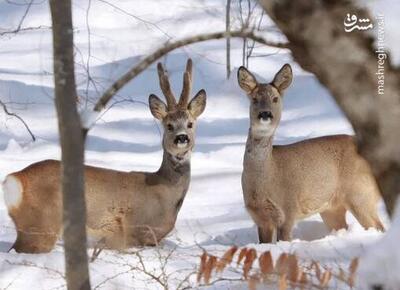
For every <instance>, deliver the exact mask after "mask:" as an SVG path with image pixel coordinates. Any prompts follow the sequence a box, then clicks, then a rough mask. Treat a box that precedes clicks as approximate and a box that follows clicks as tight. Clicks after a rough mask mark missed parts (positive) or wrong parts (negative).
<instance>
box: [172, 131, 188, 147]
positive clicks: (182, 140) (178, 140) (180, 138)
mask: <svg viewBox="0 0 400 290" xmlns="http://www.w3.org/2000/svg"><path fill="white" fill-rule="evenodd" d="M189 141H190V139H189V136H188V135H187V134H179V135H176V136H175V140H174V143H175V144H177V145H179V144H187V143H189Z"/></svg>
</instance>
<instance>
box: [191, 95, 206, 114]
mask: <svg viewBox="0 0 400 290" xmlns="http://www.w3.org/2000/svg"><path fill="white" fill-rule="evenodd" d="M206 102H207V95H206V91H205V90H200V91H199V92H198V93H197V94H196V95H195V96H194V97H193V99H192V100H191V101H190V103H189V105H188V110H189V112H190V114H191V115H192V116H193V117H195V118H197V117H198V116H200V115H201V113H203V112H204V109H205V108H206Z"/></svg>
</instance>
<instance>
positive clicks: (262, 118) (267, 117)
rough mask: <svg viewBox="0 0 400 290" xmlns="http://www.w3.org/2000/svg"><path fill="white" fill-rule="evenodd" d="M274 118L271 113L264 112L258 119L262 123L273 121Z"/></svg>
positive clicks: (259, 114)
mask: <svg viewBox="0 0 400 290" xmlns="http://www.w3.org/2000/svg"><path fill="white" fill-rule="evenodd" d="M273 117H274V116H273V115H272V113H271V111H263V112H260V113H258V119H259V120H260V121H269V120H272V118H273Z"/></svg>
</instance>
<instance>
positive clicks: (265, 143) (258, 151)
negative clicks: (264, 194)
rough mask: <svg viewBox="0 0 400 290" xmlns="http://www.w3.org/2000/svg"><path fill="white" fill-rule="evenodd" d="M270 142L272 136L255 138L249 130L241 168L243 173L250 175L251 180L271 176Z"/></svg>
mask: <svg viewBox="0 0 400 290" xmlns="http://www.w3.org/2000/svg"><path fill="white" fill-rule="evenodd" d="M272 141H273V135H271V136H267V137H260V136H255V135H254V134H253V133H252V131H251V128H250V130H249V135H248V137H247V142H246V152H245V155H244V163H243V167H244V172H247V174H250V175H252V178H257V176H260V177H261V178H262V179H265V178H266V177H268V176H270V175H271V173H272V172H271V171H272V170H273V166H272V164H273V160H272V157H273V156H272V147H273V146H272Z"/></svg>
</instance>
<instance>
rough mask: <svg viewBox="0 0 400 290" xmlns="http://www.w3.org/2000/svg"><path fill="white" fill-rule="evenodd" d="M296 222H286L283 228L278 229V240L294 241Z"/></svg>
mask: <svg viewBox="0 0 400 290" xmlns="http://www.w3.org/2000/svg"><path fill="white" fill-rule="evenodd" d="M293 225H294V221H293V220H290V219H289V220H286V221H285V222H284V223H283V225H282V226H280V227H278V231H277V240H278V241H291V240H292V229H293Z"/></svg>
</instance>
